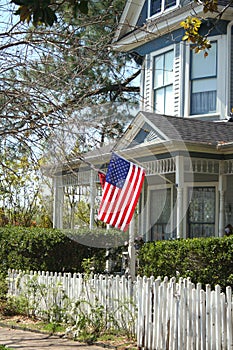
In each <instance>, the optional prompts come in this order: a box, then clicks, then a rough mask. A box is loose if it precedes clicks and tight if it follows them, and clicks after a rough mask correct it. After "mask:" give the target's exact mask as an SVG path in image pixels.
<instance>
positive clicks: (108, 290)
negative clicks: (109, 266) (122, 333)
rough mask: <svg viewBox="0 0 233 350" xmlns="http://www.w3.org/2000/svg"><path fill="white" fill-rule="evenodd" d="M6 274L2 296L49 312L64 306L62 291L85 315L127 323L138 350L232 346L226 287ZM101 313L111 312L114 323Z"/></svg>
mask: <svg viewBox="0 0 233 350" xmlns="http://www.w3.org/2000/svg"><path fill="white" fill-rule="evenodd" d="M8 276H9V278H8V294H9V295H12V296H16V297H18V296H20V295H22V294H23V295H29V298H30V301H31V303H33V302H34V304H35V305H38V310H36V313H35V314H36V315H37V316H42V315H43V314H46V312H47V314H49V308H51V306H52V305H54V304H56V305H57V306H58V307H60V308H61V309H62V308H63V309H64V305H65V304H64V298H63V296H64V295H66V296H67V297H68V298H69V299H70V301H71V304H72V303H73V305H74V304H75V303H76V301H78V300H80V301H81V304H80V308H81V310H82V312H84V313H87V314H88V315H89V316H91V312H92V310H93V309H97V308H98V307H99V306H101V307H103V308H104V310H105V316H106V320H108V321H107V327H109V328H113V327H114V325H117V326H120V327H122V329H125V327H126V326H128V327H129V328H130V329H131V331H132V332H134V333H136V335H137V345H138V349H143V350H233V332H232V326H233V319H232V317H233V311H232V307H233V305H232V289H231V288H230V287H227V288H226V293H222V292H221V289H220V286H215V289H214V290H211V287H210V286H209V285H207V286H206V289H205V290H203V289H202V287H201V284H197V285H196V286H195V285H194V284H193V283H192V282H191V281H190V279H182V278H180V279H179V281H178V282H177V281H176V279H175V278H172V279H170V280H168V278H164V280H163V281H162V280H161V278H159V277H158V278H156V279H154V278H153V277H151V278H146V277H137V279H136V281H135V282H133V281H132V280H131V279H129V278H126V277H125V276H122V277H120V276H116V277H113V276H104V275H99V276H97V275H94V276H83V275H82V274H73V275H71V274H70V273H63V274H62V273H56V272H54V273H50V272H48V271H38V272H34V271H30V272H23V271H16V270H9V271H8ZM30 281H31V282H32V283H31V282H30ZM36 283H37V284H38V285H40V286H41V290H42V289H43V288H44V292H43V293H42V294H41V295H40V293H39V292H40V289H38V291H36V292H35V286H36ZM28 288H31V294H30V293H29V289H28ZM67 312H70V311H69V310H67ZM107 314H111V315H114V318H115V320H114V322H113V318H111V317H110V318H108V317H107ZM74 317H76V318H77V317H78V315H76V316H74ZM134 319H135V320H136V323H135V322H134Z"/></svg>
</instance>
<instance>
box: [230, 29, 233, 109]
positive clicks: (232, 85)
mask: <svg viewBox="0 0 233 350" xmlns="http://www.w3.org/2000/svg"><path fill="white" fill-rule="evenodd" d="M232 73H233V35H231V61H230V77H231V82H230V106H229V108H230V112H231V109H232V108H233V75H232Z"/></svg>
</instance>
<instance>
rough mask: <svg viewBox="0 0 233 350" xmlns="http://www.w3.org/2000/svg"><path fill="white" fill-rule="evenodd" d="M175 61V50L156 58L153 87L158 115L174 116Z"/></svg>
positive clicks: (155, 108) (155, 109)
mask: <svg viewBox="0 0 233 350" xmlns="http://www.w3.org/2000/svg"><path fill="white" fill-rule="evenodd" d="M173 61H174V52H173V50H172V51H169V52H166V53H164V54H162V55H159V56H155V58H154V86H153V87H154V111H155V112H156V113H160V114H167V115H172V114H173Z"/></svg>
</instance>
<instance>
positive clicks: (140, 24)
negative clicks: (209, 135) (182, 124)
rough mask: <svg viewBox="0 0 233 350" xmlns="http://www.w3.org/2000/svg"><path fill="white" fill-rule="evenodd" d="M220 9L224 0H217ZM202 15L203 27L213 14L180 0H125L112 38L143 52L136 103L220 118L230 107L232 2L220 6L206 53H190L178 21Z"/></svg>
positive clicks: (119, 45) (152, 108) (127, 48)
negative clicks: (218, 18) (226, 6)
mask: <svg viewBox="0 0 233 350" xmlns="http://www.w3.org/2000/svg"><path fill="white" fill-rule="evenodd" d="M219 6H220V9H221V8H223V6H224V4H223V2H219ZM189 15H195V16H200V17H201V18H203V19H204V20H203V24H202V27H201V31H202V33H206V32H207V31H208V30H209V28H211V27H212V25H213V21H214V14H209V13H208V14H204V13H203V7H202V6H201V5H198V4H197V3H196V2H190V1H187V0H186V1H185V0H182V1H180V0H146V1H143V0H142V1H139V0H134V1H127V3H126V6H125V9H124V11H123V14H122V17H121V20H120V24H119V26H118V30H117V32H116V35H115V39H114V43H113V45H114V47H115V49H116V50H119V51H127V52H132V53H134V54H136V55H139V56H141V57H142V61H143V64H142V73H141V109H142V110H144V111H148V112H155V113H158V114H165V115H171V116H178V117H190V118H197V119H202V120H222V119H226V118H227V117H228V116H229V115H230V111H231V109H232V107H233V78H231V77H232V76H233V74H232V71H233V39H232V38H233V36H232V24H233V22H231V19H233V8H232V7H230V8H228V9H227V11H225V12H224V13H223V15H222V17H221V20H218V21H216V23H215V25H214V27H213V29H212V30H211V31H210V33H209V39H210V41H211V45H212V47H211V49H210V50H209V54H208V56H207V57H204V54H203V52H201V53H199V54H195V53H194V51H193V50H191V48H190V45H189V44H187V43H186V42H184V41H183V40H182V37H183V35H184V30H183V28H181V26H180V22H181V21H182V20H184V19H185V18H186V17H187V16H189Z"/></svg>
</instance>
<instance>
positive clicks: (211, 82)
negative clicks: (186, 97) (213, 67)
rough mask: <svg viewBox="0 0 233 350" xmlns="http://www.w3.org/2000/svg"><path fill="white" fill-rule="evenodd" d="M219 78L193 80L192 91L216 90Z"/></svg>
mask: <svg viewBox="0 0 233 350" xmlns="http://www.w3.org/2000/svg"><path fill="white" fill-rule="evenodd" d="M216 90H217V79H216V78H212V79H197V80H194V81H193V82H192V92H193V93H195V92H204V91H216Z"/></svg>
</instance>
